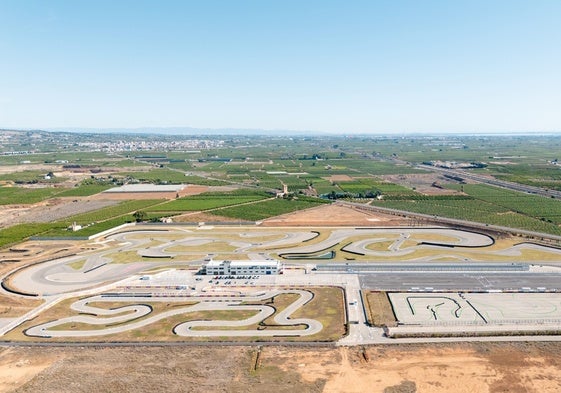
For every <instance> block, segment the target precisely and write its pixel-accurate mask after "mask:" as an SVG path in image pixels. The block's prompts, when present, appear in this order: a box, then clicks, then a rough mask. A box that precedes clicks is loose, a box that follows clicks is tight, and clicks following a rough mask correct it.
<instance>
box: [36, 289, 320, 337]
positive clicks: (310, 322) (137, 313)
mask: <svg viewBox="0 0 561 393" xmlns="http://www.w3.org/2000/svg"><path fill="white" fill-rule="evenodd" d="M285 293H286V294H292V293H296V294H298V295H300V297H299V298H298V299H297V300H296V301H295V302H293V303H292V304H290V305H289V306H288V307H287V308H285V309H284V310H282V311H281V312H279V313H278V314H277V315H275V317H274V321H275V323H277V324H278V325H283V326H296V325H305V326H306V327H305V328H304V329H286V330H284V329H282V330H281V329H264V330H193V328H201V327H244V326H249V325H254V324H257V323H259V322H261V321H263V320H264V319H266V318H268V317H270V316H271V315H273V314H274V313H275V311H276V309H275V308H274V307H271V306H267V305H240V303H241V302H248V301H261V300H265V299H269V298H271V297H274V296H276V295H279V294H285ZM312 298H313V294H312V293H311V292H309V291H304V290H273V291H267V292H263V293H261V294H259V295H255V296H247V297H243V298H238V299H235V298H232V297H229V296H228V297H213V298H212V301H204V298H185V297H183V298H175V299H174V298H156V297H144V298H139V297H126V296H119V297H112V296H100V295H98V296H93V297H89V298H87V299H82V300H78V301H76V302H74V303H73V304H72V305H71V309H72V310H74V311H76V312H80V313H85V314H90V315H77V316H72V317H66V318H61V319H58V320H55V321H51V322H47V323H44V324H41V325H37V326H34V327H31V328H29V329H27V331H26V332H25V334H26V335H28V336H35V337H96V336H106V335H110V334H118V333H122V332H125V331H129V330H132V329H140V328H143V327H145V326H147V325H150V324H153V323H156V322H158V321H160V320H162V319H164V318H169V317H172V316H176V315H181V314H187V313H191V312H195V311H240V310H249V311H256V312H257V313H256V314H255V315H254V316H252V317H249V318H246V319H243V320H234V321H221V320H215V321H190V322H184V323H180V324H179V325H177V326H176V327H175V328H174V329H173V331H174V333H175V334H177V335H179V336H192V337H213V336H214V337H216V336H224V335H225V334H226V335H228V336H240V337H255V336H260V337H272V336H280V335H282V336H308V335H312V334H316V333H318V332H320V331H321V330H322V329H323V325H322V324H321V322H319V321H317V320H314V319H308V318H299V319H291V318H290V315H292V314H293V313H294V312H295V311H296V310H298V309H299V308H300V307H302V306H303V305H305V304H306V303H308V302H309V301H310V300H312ZM207 300H208V299H207ZM115 301H119V302H121V301H122V302H131V303H134V304H131V305H128V306H123V307H119V308H115V309H105V308H99V307H93V306H90V305H89V303H93V302H115ZM142 301H145V302H148V301H150V302H155V301H160V302H167V303H169V302H174V301H176V302H186V301H187V302H188V301H199V303H197V304H194V305H192V306H186V307H177V308H174V309H173V310H170V311H166V312H162V313H159V314H157V315H153V316H149V317H147V318H144V319H140V320H138V319H139V318H143V317H145V316H148V315H149V314H150V313H151V312H152V307H150V306H148V305H146V304H142ZM91 314H93V315H91ZM135 320H136V321H135ZM127 321H135V322H130V323H127ZM69 323H73V324H75V323H82V324H88V325H113V324H118V326H112V327H107V328H103V329H91V330H59V329H58V328H57V326H60V325H63V324H69Z"/></svg>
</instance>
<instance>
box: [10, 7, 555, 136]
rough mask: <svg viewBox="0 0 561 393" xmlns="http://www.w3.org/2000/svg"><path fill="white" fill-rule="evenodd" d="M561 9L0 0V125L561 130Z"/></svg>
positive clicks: (370, 130)
mask: <svg viewBox="0 0 561 393" xmlns="http://www.w3.org/2000/svg"><path fill="white" fill-rule="evenodd" d="M560 14H561V3H559V2H550V1H545V0H540V1H534V2H524V1H503V0H500V1H494V2H485V1H481V0H478V1H470V2H463V3H460V2H445V1H429V2H423V3H419V2H414V1H396V2H389V1H373V2H371V1H352V2H336V1H309V2H305V3H302V2H296V1H286V2H282V3H265V2H258V1H240V2H228V1H212V0H209V1H207V2H203V3H196V2H182V1H166V2H163V3H158V4H156V3H153V2H149V1H119V2H116V3H115V2H110V1H107V0H101V1H98V2H95V3H75V2H69V1H50V2H40V1H26V2H21V1H15V0H7V1H4V2H2V3H0V22H1V23H0V37H1V38H0V50H1V51H2V54H3V59H4V61H3V62H1V63H0V75H1V76H0V128H4V129H9V128H15V129H71V128H74V129H84V128H90V129H108V128H111V129H113V128H126V129H134V128H161V129H165V128H173V127H190V128H195V129H246V130H263V131H265V130H271V131H275V130H290V131H295V132H299V131H300V132H303V131H306V130H314V131H317V132H326V133H331V134H333V133H341V134H353V133H357V134H392V133H394V134H412V133H425V134H430V133H433V134H434V133H447V132H450V133H464V134H465V133H474V134H480V133H508V132H514V133H532V132H536V133H556V132H559V131H561V112H560V111H559V110H558V107H559V103H561V73H559V71H558V70H559V69H561V51H559V49H558V45H559V42H561V24H559V23H558V22H559V18H558V16H559V15H560Z"/></svg>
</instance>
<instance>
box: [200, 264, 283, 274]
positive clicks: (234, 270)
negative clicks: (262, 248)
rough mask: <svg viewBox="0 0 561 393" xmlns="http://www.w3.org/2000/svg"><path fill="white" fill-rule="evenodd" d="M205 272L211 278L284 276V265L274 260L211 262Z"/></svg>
mask: <svg viewBox="0 0 561 393" xmlns="http://www.w3.org/2000/svg"><path fill="white" fill-rule="evenodd" d="M204 272H205V274H207V275H211V276H240V275H252V274H258V275H264V274H282V263H280V262H279V261H274V260H260V261H259V260H256V261H210V262H209V263H207V264H206V266H205V269H204Z"/></svg>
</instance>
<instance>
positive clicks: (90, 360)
mask: <svg viewBox="0 0 561 393" xmlns="http://www.w3.org/2000/svg"><path fill="white" fill-rule="evenodd" d="M560 349H561V344H559V343H557V344H554V343H531V344H530V343H519V344H510V343H497V344H493V343H485V344H483V343H479V344H467V343H465V344H431V345H399V346H398V345H396V346H374V347H368V348H366V349H361V348H297V347H294V348H290V347H263V348H262V349H261V351H260V353H259V355H258V349H257V348H256V347H217V346H211V347H204V346H187V347H161V348H157V347H148V348H138V347H137V348H134V347H123V348H1V349H0V393H4V392H22V393H23V392H33V393H42V392H91V391H96V392H98V393H102V392H116V391H119V392H141V393H142V392H155V391H168V392H180V391H181V392H184V391H189V392H349V393H353V392H382V393H413V392H434V393H445V392H446V393H448V392H454V393H483V392H489V393H500V392H509V393H522V392H524V393H538V392H539V393H548V392H552V393H553V392H558V391H560V390H561V367H560V366H561V355H559V353H560V351H559V350H560Z"/></svg>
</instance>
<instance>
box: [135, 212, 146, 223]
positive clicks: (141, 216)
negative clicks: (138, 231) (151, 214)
mask: <svg viewBox="0 0 561 393" xmlns="http://www.w3.org/2000/svg"><path fill="white" fill-rule="evenodd" d="M132 216H133V217H134V219H135V220H136V222H142V221H145V220H146V218H148V215H147V214H146V212H144V211H142V210H138V211H136V212H134V214H133V215H132Z"/></svg>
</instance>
